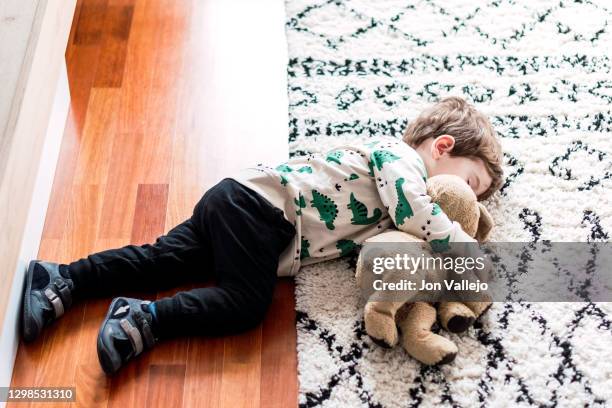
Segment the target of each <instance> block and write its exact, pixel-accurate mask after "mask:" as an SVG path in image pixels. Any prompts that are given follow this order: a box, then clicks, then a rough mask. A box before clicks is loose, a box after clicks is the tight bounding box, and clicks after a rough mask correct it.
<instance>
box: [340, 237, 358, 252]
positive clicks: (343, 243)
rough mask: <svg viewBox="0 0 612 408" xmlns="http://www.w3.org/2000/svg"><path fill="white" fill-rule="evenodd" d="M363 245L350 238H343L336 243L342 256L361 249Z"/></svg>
mask: <svg viewBox="0 0 612 408" xmlns="http://www.w3.org/2000/svg"><path fill="white" fill-rule="evenodd" d="M360 247H361V246H360V245H359V244H356V243H355V241H353V240H350V239H341V240H339V241H338V242H337V243H336V248H338V249H339V250H340V256H345V255H348V254H350V253H351V252H353V251H355V250H357V249H359V248H360Z"/></svg>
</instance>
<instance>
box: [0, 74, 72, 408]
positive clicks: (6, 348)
mask: <svg viewBox="0 0 612 408" xmlns="http://www.w3.org/2000/svg"><path fill="white" fill-rule="evenodd" d="M69 108H70V90H69V88H68V76H67V71H66V64H65V63H63V64H62V67H61V69H60V77H59V80H58V83H57V86H56V91H55V97H54V99H53V106H52V109H51V116H50V118H49V125H48V127H47V133H46V135H45V142H44V146H43V149H42V155H41V160H40V164H39V167H38V173H37V175H36V184H35V185H34V191H33V194H32V202H31V203H30V210H29V212H28V221H27V224H26V229H25V231H24V235H23V240H22V242H21V248H20V251H19V262H18V264H17V270H16V271H15V275H14V278H13V285H12V288H11V292H10V294H9V301H8V307H7V310H6V316H5V319H4V327H2V331H1V333H2V336H1V337H0V387H8V386H9V385H10V383H11V377H12V374H13V366H14V364H15V356H16V354H17V347H18V345H19V335H20V332H21V330H20V328H19V322H20V318H19V313H20V311H21V296H22V291H23V284H24V275H25V271H26V267H27V264H28V262H29V261H30V260H31V259H35V258H36V256H37V255H38V248H39V246H40V240H41V237H42V230H43V226H44V224H45V216H46V213H47V207H48V204H49V198H50V196H51V187H52V185H53V177H54V175H55V168H56V166H57V161H58V157H59V151H60V146H61V143H62V136H63V134H64V128H65V125H66V118H67V116H68V110H69ZM33 385H34V384H32V386H33ZM4 405H5V403H3V402H0V408H1V407H4Z"/></svg>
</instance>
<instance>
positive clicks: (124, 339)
mask: <svg viewBox="0 0 612 408" xmlns="http://www.w3.org/2000/svg"><path fill="white" fill-rule="evenodd" d="M150 304H151V302H149V301H148V300H144V301H143V300H140V299H130V298H124V297H120V298H115V299H113V301H112V303H111V305H110V307H109V309H108V313H107V314H106V318H105V319H104V322H102V326H101V327H100V332H99V333H98V360H100V365H101V366H102V369H103V370H104V372H105V373H106V374H109V375H110V374H114V373H116V372H117V371H118V370H119V369H120V368H121V366H122V365H123V364H125V363H126V362H128V361H129V360H131V359H132V358H134V357H136V356H137V355H139V354H140V353H142V352H143V351H144V350H148V349H150V348H152V347H153V346H154V345H155V343H157V338H156V337H155V335H154V334H153V316H152V315H151V313H150V311H149V305H150Z"/></svg>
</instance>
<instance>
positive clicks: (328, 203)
mask: <svg viewBox="0 0 612 408" xmlns="http://www.w3.org/2000/svg"><path fill="white" fill-rule="evenodd" d="M310 205H311V206H312V207H313V208H316V209H317V211H319V217H321V221H323V222H324V223H325V226H326V227H327V229H330V230H333V229H334V228H336V227H335V226H334V220H335V219H336V217H337V216H338V205H337V204H336V203H335V202H334V201H333V200H332V199H330V198H329V197H327V196H325V195H323V194H321V193H319V192H318V191H317V190H312V201H311V202H310Z"/></svg>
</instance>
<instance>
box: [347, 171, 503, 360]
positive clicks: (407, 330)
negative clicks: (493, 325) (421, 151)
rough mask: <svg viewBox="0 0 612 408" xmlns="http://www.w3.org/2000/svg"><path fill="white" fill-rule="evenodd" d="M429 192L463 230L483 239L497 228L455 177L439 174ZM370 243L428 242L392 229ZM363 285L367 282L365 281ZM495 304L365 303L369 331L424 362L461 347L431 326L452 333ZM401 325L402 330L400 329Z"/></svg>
mask: <svg viewBox="0 0 612 408" xmlns="http://www.w3.org/2000/svg"><path fill="white" fill-rule="evenodd" d="M427 192H428V194H429V196H430V197H431V199H432V201H433V202H435V203H437V204H438V205H439V206H440V207H441V208H442V210H443V211H444V213H445V214H446V215H447V216H448V217H449V218H450V219H451V220H453V221H456V222H458V223H459V224H461V227H462V228H463V231H465V232H466V233H467V234H468V235H470V236H472V237H474V238H475V239H476V240H477V241H479V242H482V241H485V240H486V239H487V237H488V236H489V234H490V232H491V229H492V227H493V220H492V218H491V216H490V214H489V213H488V211H487V210H486V208H485V207H484V206H483V205H482V204H481V203H479V202H478V200H477V198H476V195H475V194H474V192H473V191H472V189H471V188H470V187H469V186H468V185H467V183H465V181H463V180H462V179H460V178H459V177H457V176H451V175H441V176H435V177H432V178H430V179H428V180H427ZM366 242H419V243H423V242H424V241H423V240H421V239H419V238H417V237H415V236H414V235H411V234H407V233H404V232H401V231H397V230H388V231H386V232H383V233H381V234H379V235H376V236H374V237H372V238H370V239H368V240H367V241H366ZM363 269H364V261H363V259H362V256H361V255H360V256H359V258H358V260H357V268H356V279H357V283H358V284H360V285H363V283H364V280H365V279H366V275H369V276H372V274H367V273H364V272H363ZM362 287H363V286H362ZM490 305H491V302H490V301H483V302H463V303H461V302H440V303H438V305H437V309H436V307H434V305H432V304H431V303H428V302H421V301H416V302H406V301H401V302H400V301H377V300H372V299H370V300H369V301H368V302H367V303H366V306H365V310H364V320H365V329H366V332H367V333H368V335H369V336H370V337H371V338H372V339H373V340H374V342H376V343H377V344H379V345H381V346H384V347H393V346H395V345H396V344H397V343H398V342H400V343H401V345H402V347H404V349H405V350H406V351H407V352H408V354H410V355H411V356H412V357H414V358H415V359H417V360H418V361H420V362H422V363H423V364H427V365H431V364H446V363H450V362H452V361H453V360H454V359H455V356H456V354H457V351H458V349H457V346H456V345H455V343H453V342H452V341H451V340H449V339H447V338H446V337H443V336H440V335H438V334H436V333H434V332H432V331H431V329H432V326H433V325H434V323H435V322H436V320H437V318H438V319H439V321H440V323H441V326H442V327H443V328H445V329H446V330H448V331H450V332H453V333H461V332H464V331H465V330H467V329H468V328H469V327H470V326H471V325H472V323H474V321H475V320H476V319H477V318H478V317H480V316H481V315H482V314H483V313H484V312H485V311H486V310H487V309H488V308H489V307H490ZM398 328H399V330H398Z"/></svg>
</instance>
